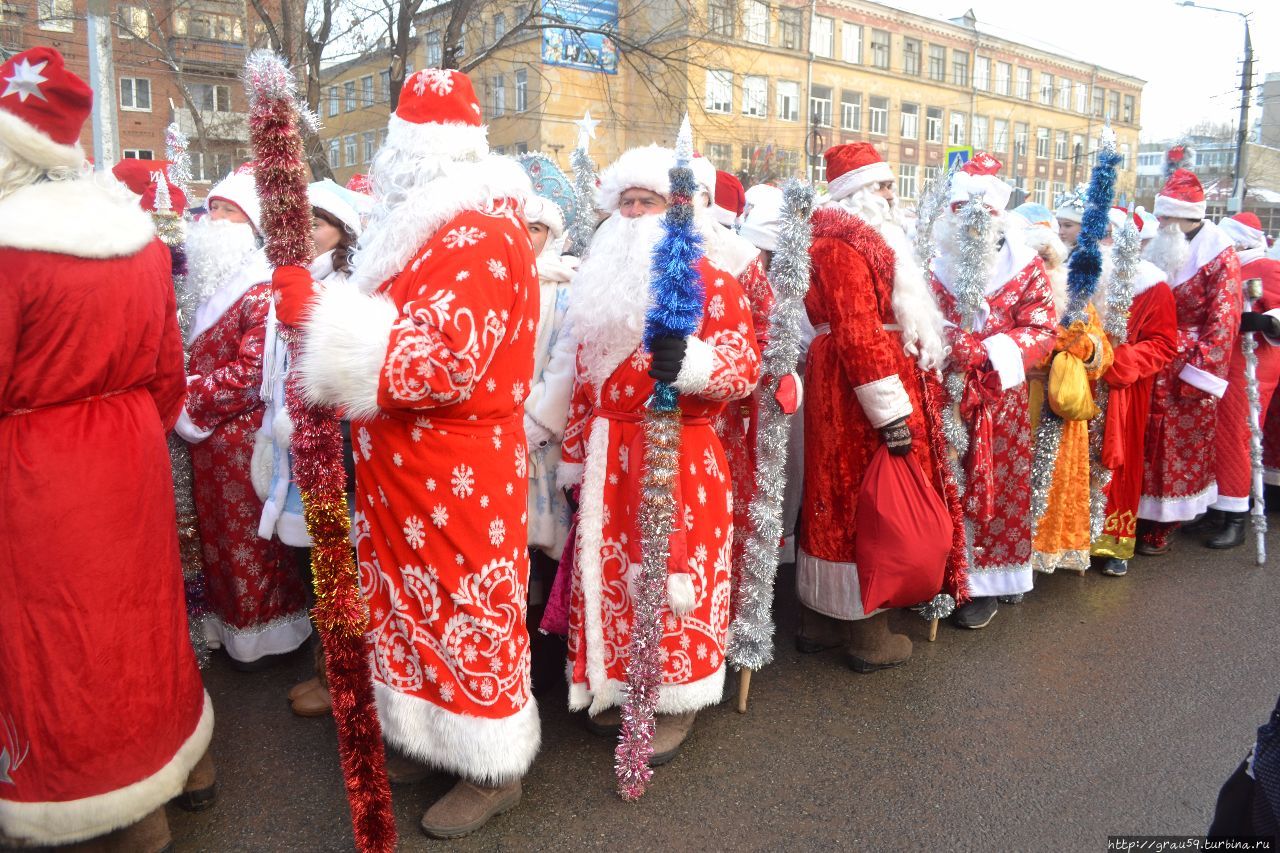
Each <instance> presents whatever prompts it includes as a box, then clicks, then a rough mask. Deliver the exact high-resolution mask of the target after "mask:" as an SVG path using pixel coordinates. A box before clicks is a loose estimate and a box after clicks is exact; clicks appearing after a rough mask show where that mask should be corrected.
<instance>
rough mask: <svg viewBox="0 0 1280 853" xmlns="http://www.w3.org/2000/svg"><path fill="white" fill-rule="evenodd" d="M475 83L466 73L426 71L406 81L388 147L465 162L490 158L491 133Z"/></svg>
mask: <svg viewBox="0 0 1280 853" xmlns="http://www.w3.org/2000/svg"><path fill="white" fill-rule="evenodd" d="M481 115H482V114H481V112H480V101H479V100H477V99H476V93H475V89H473V88H472V86H471V79H470V78H469V77H467V75H465V74H463V73H462V72H461V71H454V70H452V69H448V68H424V69H422V70H421V71H418V72H416V73H414V74H411V75H409V77H408V78H407V79H406V80H405V81H404V88H402V89H401V90H400V103H399V104H398V105H397V106H396V112H395V115H393V116H391V120H390V121H389V122H388V123H387V145H388V146H389V147H392V148H396V149H399V150H403V151H412V152H416V153H420V154H427V155H436V156H444V157H449V158H452V159H462V158H464V157H467V156H475V157H482V156H484V155H485V154H488V153H489V142H488V130H487V128H485V126H484V124H483V122H482V121H481Z"/></svg>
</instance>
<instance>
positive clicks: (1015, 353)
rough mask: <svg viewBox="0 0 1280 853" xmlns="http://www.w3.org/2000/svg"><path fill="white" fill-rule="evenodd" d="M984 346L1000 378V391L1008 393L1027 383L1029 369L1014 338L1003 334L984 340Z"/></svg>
mask: <svg viewBox="0 0 1280 853" xmlns="http://www.w3.org/2000/svg"><path fill="white" fill-rule="evenodd" d="M982 346H983V347H984V348H985V349H986V350H987V358H989V359H991V366H992V367H994V368H995V369H996V373H997V374H999V376H1000V390H1001V391H1008V390H1009V389H1010V388H1017V387H1018V386H1019V385H1021V384H1022V383H1023V382H1026V381H1027V368H1026V365H1025V364H1024V363H1023V361H1022V350H1020V349H1018V345H1017V344H1016V343H1015V342H1014V340H1013V338H1011V337H1009V336H1008V335H1006V334H1004V333H1003V332H1001V333H1000V334H997V335H991V336H990V337H987V338H983V339H982Z"/></svg>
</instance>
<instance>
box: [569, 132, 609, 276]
mask: <svg viewBox="0 0 1280 853" xmlns="http://www.w3.org/2000/svg"><path fill="white" fill-rule="evenodd" d="M599 123H600V122H599V121H598V120H596V119H593V118H592V117H591V111H590V110H587V112H586V114H585V115H584V116H583V117H582V118H581V119H580V120H579V121H578V122H576V124H577V125H578V144H577V145H576V146H574V149H573V154H571V155H570V157H569V165H571V166H572V167H573V198H574V217H573V222H571V223H570V224H569V240H568V242H567V243H566V245H565V253H566V254H570V255H575V256H578V257H581V256H582V254H583V252H585V251H586V250H587V246H589V245H590V244H591V236H592V235H593V234H594V233H595V227H596V215H595V205H594V204H593V202H592V200H593V198H594V197H595V191H596V164H595V163H594V162H593V161H592V159H591V155H590V154H588V153H587V148H588V147H589V146H590V145H591V140H592V139H595V137H596V125H597V124H599Z"/></svg>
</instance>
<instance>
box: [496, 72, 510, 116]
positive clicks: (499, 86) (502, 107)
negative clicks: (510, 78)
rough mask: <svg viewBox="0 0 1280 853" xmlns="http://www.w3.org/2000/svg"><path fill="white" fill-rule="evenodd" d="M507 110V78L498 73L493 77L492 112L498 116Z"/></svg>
mask: <svg viewBox="0 0 1280 853" xmlns="http://www.w3.org/2000/svg"><path fill="white" fill-rule="evenodd" d="M506 111H507V78H506V77H504V76H503V75H501V74H499V75H498V76H497V77H494V78H493V114H494V115H495V116H500V115H502V114H503V113H505V112H506Z"/></svg>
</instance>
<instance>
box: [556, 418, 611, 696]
mask: <svg viewBox="0 0 1280 853" xmlns="http://www.w3.org/2000/svg"><path fill="white" fill-rule="evenodd" d="M560 467H561V469H563V468H564V467H565V466H564V465H561V466H560ZM608 468H609V419H608V418H600V417H597V418H595V420H593V421H592V422H591V434H590V436H588V438H587V455H586V463H585V465H584V467H583V472H582V491H581V493H580V500H579V503H578V553H577V555H576V556H577V563H576V565H577V569H578V583H579V587H580V589H581V590H582V609H583V617H584V618H583V621H584V623H585V624H584V626H583V628H584V630H583V633H584V634H585V637H584V639H585V641H586V646H587V685H588V688H589V689H590V690H592V691H599V690H601V689H602V688H603V685H604V684H605V682H607V681H608V680H609V678H608V673H607V670H606V669H605V665H604V620H603V618H602V615H601V611H602V610H603V608H604V592H603V585H604V574H603V572H604V567H603V565H602V559H601V557H600V552H601V550H602V549H603V548H604V481H605V475H606V474H607V473H608ZM558 477H559V472H557V478H558ZM570 681H571V682H572V679H570ZM583 707H585V706H583ZM607 707H609V706H608V705H607V704H601V703H600V702H596V701H593V702H592V703H591V713H593V714H598V713H599V712H600V711H602V710H604V709H605V708H607Z"/></svg>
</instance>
